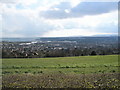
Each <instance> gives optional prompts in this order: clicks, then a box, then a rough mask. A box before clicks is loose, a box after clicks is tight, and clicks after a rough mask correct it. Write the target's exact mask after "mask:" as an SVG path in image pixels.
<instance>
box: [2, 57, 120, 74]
mask: <svg viewBox="0 0 120 90" xmlns="http://www.w3.org/2000/svg"><path fill="white" fill-rule="evenodd" d="M2 63H3V65H2V68H3V70H2V72H3V74H12V73H21V74H22V73H34V74H40V72H41V71H42V72H44V73H56V72H59V71H62V72H63V73H82V72H84V73H103V72H104V73H108V72H118V67H119V65H118V55H108V56H80V57H60V58H28V59H2ZM75 71H79V72H75ZM8 72H9V73H8ZM38 72H39V73H38Z"/></svg>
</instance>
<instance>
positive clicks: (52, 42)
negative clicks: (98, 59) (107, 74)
mask: <svg viewBox="0 0 120 90" xmlns="http://www.w3.org/2000/svg"><path fill="white" fill-rule="evenodd" d="M0 45H1V49H2V58H43V57H68V56H88V55H112V54H119V51H120V50H118V46H119V42H118V37H82V38H81V37H71V38H70V37H69V38H40V39H36V40H34V41H18V42H17V41H15V42H13V41H2V42H1V44H0Z"/></svg>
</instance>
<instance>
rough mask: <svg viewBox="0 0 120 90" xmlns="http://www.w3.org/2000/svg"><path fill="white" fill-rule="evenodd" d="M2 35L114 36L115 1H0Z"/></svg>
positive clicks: (116, 23) (115, 23)
mask: <svg viewBox="0 0 120 90" xmlns="http://www.w3.org/2000/svg"><path fill="white" fill-rule="evenodd" d="M0 9H1V10H0V29H1V32H0V35H1V36H2V37H69V36H92V35H103V34H104V35H111V34H112V35H116V34H117V33H118V0H101V1H100V2H98V0H0Z"/></svg>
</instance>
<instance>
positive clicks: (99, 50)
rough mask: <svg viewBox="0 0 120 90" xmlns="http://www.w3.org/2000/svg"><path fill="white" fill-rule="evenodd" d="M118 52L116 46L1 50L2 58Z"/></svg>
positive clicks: (91, 54) (111, 53) (110, 53)
mask: <svg viewBox="0 0 120 90" xmlns="http://www.w3.org/2000/svg"><path fill="white" fill-rule="evenodd" d="M113 54H119V52H118V49H117V48H94V49H92V48H85V49H82V48H75V49H61V50H38V51H20V50H17V51H9V50H4V49H3V50H2V58H45V57H70V56H93V55H113Z"/></svg>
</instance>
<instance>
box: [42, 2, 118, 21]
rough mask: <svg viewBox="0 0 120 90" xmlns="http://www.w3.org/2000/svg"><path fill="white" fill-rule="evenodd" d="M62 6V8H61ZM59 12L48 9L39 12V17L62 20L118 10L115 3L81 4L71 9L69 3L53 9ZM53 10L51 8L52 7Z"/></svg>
mask: <svg viewBox="0 0 120 90" xmlns="http://www.w3.org/2000/svg"><path fill="white" fill-rule="evenodd" d="M62 6H63V7H62ZM55 7H56V8H59V10H54V9H52V10H51V9H50V10H47V11H42V12H40V16H42V17H44V18H50V19H64V18H75V17H82V16H86V15H97V14H103V13H108V12H111V11H114V10H117V9H118V3H117V2H81V3H80V4H78V5H77V6H76V7H73V8H72V7H71V6H70V5H69V2H66V3H65V2H64V3H60V4H59V5H58V6H54V8H55ZM68 7H69V8H68ZM52 8H53V7H52ZM65 9H69V10H70V12H69V13H67V12H65Z"/></svg>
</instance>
